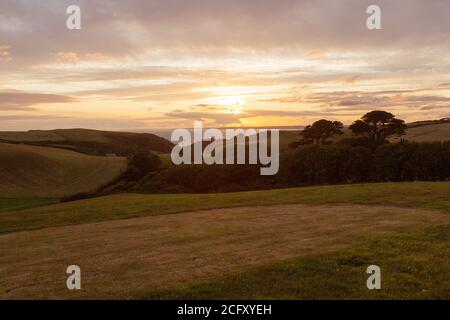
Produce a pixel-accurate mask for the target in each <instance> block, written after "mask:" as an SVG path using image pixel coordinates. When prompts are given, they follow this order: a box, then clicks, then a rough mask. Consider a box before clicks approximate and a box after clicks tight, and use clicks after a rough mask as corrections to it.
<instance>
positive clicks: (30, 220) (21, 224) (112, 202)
mask: <svg viewBox="0 0 450 320" xmlns="http://www.w3.org/2000/svg"><path fill="white" fill-rule="evenodd" d="M334 203H337V204H348V203H350V204H363V205H388V206H398V207H409V208H424V209H437V210H444V211H448V212H450V183H449V182H442V183H439V182H429V183H427V182H416V183H386V184H362V185H340V186H323V187H308V188H294V189H279V190H267V191H252V192H238V193H220V194H175V195H142V194H119V195H111V196H106V197H100V198H94V199H88V200H81V201H76V202H69V203H58V204H53V205H49V206H45V207H41V206H40V207H37V208H31V209H27V210H22V211H14V212H3V213H1V214H0V233H5V232H13V231H20V230H32V229H39V228H44V227H49V226H64V225H71V224H81V223H92V222H99V221H108V220H118V219H128V218H136V217H146V216H154V215H165V214H173V213H179V212H186V211H192V210H206V209H220V208H233V207H243V206H246V207H257V206H258V207H259V206H270V205H280V204H311V205H323V204H334Z"/></svg>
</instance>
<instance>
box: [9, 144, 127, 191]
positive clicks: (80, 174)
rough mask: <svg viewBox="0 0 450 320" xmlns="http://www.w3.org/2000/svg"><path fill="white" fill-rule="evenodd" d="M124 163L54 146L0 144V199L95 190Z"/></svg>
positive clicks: (121, 159) (109, 178) (119, 159)
mask: <svg viewBox="0 0 450 320" xmlns="http://www.w3.org/2000/svg"><path fill="white" fill-rule="evenodd" d="M126 166H127V162H126V159H125V158H121V157H94V156H88V155H84V154H80V153H77V152H73V151H68V150H62V149H57V148H46V147H38V146H29V145H21V144H6V143H0V177H1V180H0V198H9V197H23V198H26V197H61V196H64V195H70V194H74V193H77V192H85V191H92V190H95V189H96V188H97V187H99V186H101V185H103V184H106V183H107V182H109V181H111V180H113V179H114V178H116V177H117V176H118V175H119V174H120V173H121V172H122V171H123V170H125V168H126Z"/></svg>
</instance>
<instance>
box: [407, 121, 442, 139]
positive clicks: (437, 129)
mask: <svg viewBox="0 0 450 320" xmlns="http://www.w3.org/2000/svg"><path fill="white" fill-rule="evenodd" d="M402 138H403V139H406V140H410V141H416V142H430V141H449V140H450V123H440V124H433V125H428V126H419V127H413V128H409V129H408V130H407V131H406V135H405V136H403V137H402Z"/></svg>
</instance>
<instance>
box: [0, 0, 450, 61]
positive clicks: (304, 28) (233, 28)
mask: <svg viewBox="0 0 450 320" xmlns="http://www.w3.org/2000/svg"><path fill="white" fill-rule="evenodd" d="M71 4H73V1H71V0H48V1H46V4H45V5H42V4H41V3H40V2H39V1H26V0H2V1H1V3H0V12H1V13H2V18H3V19H2V20H4V21H8V24H6V23H5V24H4V25H2V26H3V27H2V29H1V31H2V32H0V43H9V44H14V45H13V46H12V48H11V52H12V54H13V55H14V57H15V58H17V59H18V61H22V63H26V62H29V63H37V62H39V63H44V62H45V61H50V60H51V59H52V54H53V53H55V52H73V53H76V54H77V55H78V56H84V55H87V54H92V53H93V52H94V53H97V54H98V55H107V56H109V57H120V56H122V57H124V56H133V55H137V54H141V53H144V52H147V51H149V50H154V51H155V50H159V51H160V50H163V51H166V52H173V53H175V54H179V53H182V54H183V53H192V52H196V53H197V54H199V55H200V54H201V52H208V53H209V54H211V53H212V52H214V51H215V50H219V51H221V52H223V51H224V50H225V51H227V52H231V51H233V50H234V51H236V50H239V51H249V52H251V51H254V50H261V51H273V50H280V49H283V50H287V51H289V50H291V49H295V50H296V49H297V48H298V49H299V50H301V52H303V53H305V55H306V56H309V57H318V58H320V57H323V56H324V52H328V51H329V50H338V51H348V50H354V49H363V50H366V49H370V48H371V49H377V50H391V49H392V48H395V49H397V50H398V49H403V50H405V51H407V50H409V49H410V48H417V49H421V48H428V47H430V46H434V47H441V48H446V49H448V47H449V45H450V40H449V37H448V34H449V32H450V25H449V23H448V15H447V13H448V12H449V11H450V3H449V2H448V1H447V0H434V1H433V3H424V2H423V1H422V0H397V1H390V0H379V1H378V3H377V4H378V5H380V6H381V8H382V14H383V29H382V30H379V31H377V32H370V31H368V30H367V28H366V18H367V14H366V8H367V7H368V6H369V5H370V4H372V1H370V0H341V1H338V0H330V1H315V0H302V1H298V0H279V1H273V0H259V1H258V2H257V3H256V2H255V1H253V0H227V1H211V0H190V1H188V2H187V1H180V0H150V1H149V0H129V1H118V0H108V1H106V0H78V1H77V4H79V5H80V7H81V10H82V30H76V31H74V30H67V29H66V28H65V19H66V18H67V15H66V13H65V9H66V8H67V7H68V6H69V5H71ZM417 17H420V19H417Z"/></svg>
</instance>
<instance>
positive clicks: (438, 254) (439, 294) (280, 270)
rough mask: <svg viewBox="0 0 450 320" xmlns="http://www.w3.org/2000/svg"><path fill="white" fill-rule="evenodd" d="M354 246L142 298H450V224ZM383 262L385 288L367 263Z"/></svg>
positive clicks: (361, 241) (368, 237) (361, 239)
mask: <svg viewBox="0 0 450 320" xmlns="http://www.w3.org/2000/svg"><path fill="white" fill-rule="evenodd" d="M357 239H358V241H355V242H354V245H353V246H352V247H349V248H346V249H339V250H333V251H331V252H326V253H317V254H311V255H309V256H303V257H299V258H296V259H291V260H288V261H283V262H278V263H275V264H271V265H267V266H261V267H257V268H253V269H251V270H246V271H243V272H240V273H234V274H231V275H228V276H225V277H222V278H220V279H217V280H213V281H209V282H208V281H205V282H198V283H195V284H190V285H188V286H179V287H172V288H167V289H164V290H159V291H158V290H154V291H148V292H146V293H143V294H142V295H141V296H140V298H142V299H450V287H449V283H450V273H449V265H448V261H449V258H450V246H449V245H448V243H449V241H450V225H449V224H446V225H442V226H434V227H428V228H425V229H422V230H421V229H416V230H412V231H404V232H401V233H396V234H389V235H386V234H383V235H379V234H375V235H374V234H367V235H364V236H359V237H357ZM373 264H374V265H378V266H380V267H381V279H382V281H381V283H382V289H381V290H372V291H370V290H368V289H367V287H366V280H367V277H368V275H367V274H366V268H367V267H368V266H369V265H373Z"/></svg>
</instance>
